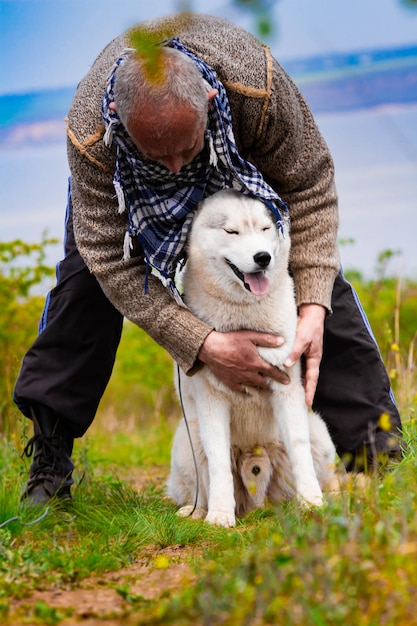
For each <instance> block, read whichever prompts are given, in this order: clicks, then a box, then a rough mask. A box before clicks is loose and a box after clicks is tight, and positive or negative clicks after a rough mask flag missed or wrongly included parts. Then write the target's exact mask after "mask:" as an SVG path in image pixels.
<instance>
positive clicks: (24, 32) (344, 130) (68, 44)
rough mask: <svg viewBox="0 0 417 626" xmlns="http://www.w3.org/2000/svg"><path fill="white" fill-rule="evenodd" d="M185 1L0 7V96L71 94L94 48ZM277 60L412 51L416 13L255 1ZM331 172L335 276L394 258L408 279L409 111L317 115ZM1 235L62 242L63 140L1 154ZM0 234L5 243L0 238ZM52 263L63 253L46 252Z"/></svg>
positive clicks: (336, 3) (207, 3) (412, 117)
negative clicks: (335, 205)
mask: <svg viewBox="0 0 417 626" xmlns="http://www.w3.org/2000/svg"><path fill="white" fill-rule="evenodd" d="M185 1H186V0H158V2H157V3H156V2H155V3H151V2H145V1H144V0H111V1H110V0H0V29H1V32H0V76H1V81H0V96H1V95H4V94H16V93H22V94H25V93H29V92H31V91H33V90H41V89H48V88H57V87H75V85H76V84H77V82H78V81H79V80H80V78H82V77H83V76H84V75H85V73H86V72H87V71H88V69H89V67H90V66H91V64H92V62H93V61H94V59H95V57H96V56H97V54H98V53H99V52H100V51H101V49H102V48H103V47H104V46H105V45H106V44H107V43H108V42H109V41H110V40H111V39H112V38H113V37H116V36H117V35H118V34H119V33H120V32H122V31H123V30H125V29H126V28H129V27H130V26H132V25H133V24H134V23H136V22H138V21H141V20H143V19H147V18H151V17H155V16H159V15H163V14H168V13H171V12H175V11H178V10H182V9H183V8H184V7H186V4H185ZM264 1H265V2H269V4H271V5H272V9H271V11H272V13H271V15H272V18H273V22H272V23H273V27H274V30H273V35H272V36H271V37H270V38H269V39H267V40H265V42H266V43H268V44H269V45H270V46H271V49H272V51H273V54H274V55H275V56H276V57H277V59H278V60H279V61H281V62H282V64H283V65H284V67H285V62H286V61H288V60H293V59H297V58H306V57H310V56H314V55H323V54H326V53H335V52H354V51H362V50H371V49H376V48H382V49H386V48H391V47H393V48H395V47H401V46H405V45H409V44H414V45H415V44H416V43H417V10H415V9H414V10H410V9H406V8H405V0H349V1H348V2H347V1H346V0H278V1H277V2H273V0H264ZM187 7H188V8H191V9H192V10H194V11H196V12H197V11H200V12H209V13H212V14H216V15H220V16H222V17H226V18H227V19H229V20H231V21H234V22H236V23H238V24H239V25H241V26H243V27H245V28H247V29H248V30H250V31H251V32H253V33H254V34H257V31H256V20H255V18H254V15H253V14H252V13H250V12H249V11H247V10H242V8H238V7H237V6H236V4H234V3H233V0H228V1H227V0H192V1H190V0H188V3H187ZM316 119H317V122H318V124H319V127H320V129H321V131H322V133H323V135H324V137H325V139H326V141H327V142H328V144H329V146H330V148H331V151H332V154H333V157H334V160H335V165H336V184H337V187H338V192H339V199H340V217H341V220H340V222H341V227H340V237H341V238H342V239H351V238H352V239H354V240H355V244H354V245H351V244H349V245H348V246H345V247H343V248H342V261H344V265H345V266H349V267H351V266H353V267H358V269H365V270H366V271H367V272H368V273H372V271H373V268H374V266H375V259H376V256H377V254H378V253H379V252H381V251H383V250H384V249H387V248H390V249H393V250H397V249H398V250H401V251H402V253H403V254H402V257H401V259H400V260H399V262H398V271H401V272H405V273H406V274H412V275H413V276H417V247H416V245H415V232H417V201H416V198H417V104H416V105H414V106H411V105H410V106H408V107H403V108H395V107H386V108H385V109H379V110H378V111H376V110H368V111H356V112H350V113H345V114H342V113H334V114H330V115H319V116H316ZM0 170H1V171H0V232H2V233H3V235H0V236H2V238H3V237H7V239H6V240H10V239H12V238H15V237H22V238H24V239H25V240H27V241H33V240H35V241H37V240H39V236H40V233H41V232H42V231H43V230H44V229H45V228H46V227H47V228H48V231H49V233H50V234H51V235H54V236H57V237H62V223H63V212H64V208H65V206H64V205H65V200H66V184H67V182H66V180H67V176H68V167H67V163H66V155H65V137H64V135H63V139H62V143H61V144H59V143H56V144H53V145H50V146H46V147H44V148H42V150H40V149H37V148H34V147H29V146H27V147H26V148H24V147H20V149H19V150H17V149H16V150H8V151H7V152H6V150H5V149H3V150H2V149H1V146H0ZM4 233H6V235H4ZM56 254H57V255H58V256H57V258H54V259H53V262H55V261H57V260H58V259H59V257H60V256H61V251H60V250H59V252H57V253H56Z"/></svg>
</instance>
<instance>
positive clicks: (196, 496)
mask: <svg viewBox="0 0 417 626" xmlns="http://www.w3.org/2000/svg"><path fill="white" fill-rule="evenodd" d="M177 380H178V397H179V400H180V404H181V411H182V415H183V418H184V422H185V427H186V429H187V433H188V440H189V442H190V446H191V453H192V455H193V462H194V469H195V477H196V489H195V500H194V506H193V508H192V511H191V512H190V513H189V514H188V515H187V517H191V515H192V514H193V513H194V511H195V510H196V508H197V501H198V494H199V489H200V486H199V477H198V467H197V459H196V458H195V452H194V446H193V440H192V437H191V432H190V427H189V425H188V420H187V416H186V414H185V409H184V403H183V401H182V390H181V376H180V366H179V365H178V363H177Z"/></svg>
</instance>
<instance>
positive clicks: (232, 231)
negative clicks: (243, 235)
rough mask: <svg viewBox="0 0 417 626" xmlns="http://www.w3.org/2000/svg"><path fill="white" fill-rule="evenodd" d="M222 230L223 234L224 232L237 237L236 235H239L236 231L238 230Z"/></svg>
mask: <svg viewBox="0 0 417 626" xmlns="http://www.w3.org/2000/svg"><path fill="white" fill-rule="evenodd" d="M224 230H225V232H226V233H227V234H228V235H238V234H239V231H238V230H232V229H231V228H225V229H224Z"/></svg>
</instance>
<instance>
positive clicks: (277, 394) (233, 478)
mask: <svg viewBox="0 0 417 626" xmlns="http://www.w3.org/2000/svg"><path fill="white" fill-rule="evenodd" d="M289 251H290V236H289V225H288V223H287V221H286V220H284V224H283V232H281V231H280V230H279V229H278V228H277V226H276V223H275V219H274V216H273V214H272V212H271V211H270V210H269V209H268V208H267V207H266V205H265V204H264V203H263V202H262V201H261V200H258V199H254V198H251V197H247V196H244V195H242V194H239V193H238V192H236V191H233V190H231V189H228V190H223V191H220V192H218V193H216V194H214V195H213V196H211V197H209V198H207V199H206V200H204V201H203V202H202V203H201V206H200V207H199V209H198V211H197V213H196V216H195V218H194V220H193V224H192V228H191V231H190V236H189V241H188V260H187V263H186V266H185V268H184V271H183V276H182V283H183V290H184V300H185V303H186V305H187V306H188V307H189V309H190V310H191V311H192V312H193V313H194V314H195V315H196V316H197V317H199V318H200V319H202V320H204V321H205V322H207V323H208V324H210V325H212V326H213V327H214V328H215V329H216V330H217V331H222V332H228V331H235V330H239V329H251V330H257V331H265V332H269V333H274V334H276V335H280V336H282V337H284V338H285V343H284V344H283V345H282V346H280V347H277V348H258V349H259V352H260V354H261V356H262V357H263V358H264V359H265V360H267V361H268V362H270V363H272V364H273V365H276V366H278V367H279V368H281V369H282V370H285V371H287V373H288V375H289V377H290V383H289V384H288V385H283V384H280V383H277V382H275V381H273V380H271V381H270V390H265V389H254V388H250V389H248V390H247V393H246V394H245V393H240V392H236V391H232V390H231V389H230V388H228V387H226V386H225V385H223V384H222V383H221V382H220V381H219V380H218V379H217V378H216V377H215V376H214V374H213V373H212V372H211V371H210V369H209V368H208V367H203V368H202V369H201V370H199V371H198V372H197V373H195V374H194V375H193V376H186V375H185V374H184V373H183V372H182V371H180V370H178V371H177V373H176V387H177V392H178V394H179V396H180V400H181V402H182V405H183V408H184V414H185V418H186V420H187V422H185V420H182V421H181V423H180V425H179V427H178V429H177V432H176V434H175V437H174V442H173V448H172V459H171V473H170V477H169V479H168V495H169V496H170V497H171V498H172V499H173V500H174V501H176V502H177V504H179V505H181V507H182V508H181V509H180V510H179V514H180V515H184V516H186V515H190V514H192V517H194V518H201V517H205V519H206V521H207V522H209V523H212V524H215V525H218V526H225V527H231V526H234V525H235V523H236V515H238V516H241V515H244V514H245V513H247V512H248V511H250V510H251V509H253V508H256V507H261V506H262V505H263V504H264V500H265V498H268V499H269V500H270V501H272V502H278V501H281V500H284V499H288V498H292V497H294V496H295V497H297V498H298V500H299V501H300V503H302V504H303V505H305V506H320V505H322V504H323V493H322V489H324V488H326V486H327V485H330V484H334V480H335V473H334V464H335V458H336V452H335V448H334V445H333V443H332V440H331V439H330V436H329V433H328V431H327V428H326V426H325V424H324V422H323V420H322V419H321V418H320V417H319V416H318V415H317V414H315V413H312V412H309V411H308V409H307V407H306V404H305V395H304V388H303V384H302V378H301V366H300V363H297V364H295V365H294V366H293V367H292V368H289V369H288V370H286V368H285V367H284V365H283V364H284V362H285V360H286V359H287V357H288V356H289V354H290V353H291V350H292V346H293V343H294V339H295V333H296V326H297V309H296V303H295V296H294V285H293V281H292V278H291V277H290V275H289V272H288V259H289ZM187 425H188V428H189V433H190V437H191V441H192V445H190V441H189V436H188V433H187ZM193 454H194V458H195V461H196V466H195V464H194V458H193ZM196 467H197V469H198V489H197V473H196ZM196 494H198V495H197V500H196Z"/></svg>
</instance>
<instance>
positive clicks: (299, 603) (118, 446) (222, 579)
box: [0, 421, 417, 626]
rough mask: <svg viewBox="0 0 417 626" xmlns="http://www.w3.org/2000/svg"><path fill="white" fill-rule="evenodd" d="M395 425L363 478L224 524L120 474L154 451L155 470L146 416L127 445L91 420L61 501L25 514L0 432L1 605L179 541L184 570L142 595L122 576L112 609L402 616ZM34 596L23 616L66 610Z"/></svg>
mask: <svg viewBox="0 0 417 626" xmlns="http://www.w3.org/2000/svg"><path fill="white" fill-rule="evenodd" d="M405 436H406V440H407V443H408V451H407V455H406V457H405V459H404V460H403V461H402V463H401V464H400V465H399V466H398V467H397V468H395V469H394V470H393V471H392V472H390V473H388V474H386V475H385V477H384V478H383V480H377V479H376V478H375V479H372V480H371V481H370V484H369V485H368V486H366V487H365V488H360V487H358V486H356V485H355V484H352V485H350V486H349V487H348V488H347V489H346V491H345V492H343V493H342V494H340V495H337V496H332V497H330V498H329V500H328V503H327V505H326V506H325V507H324V508H323V509H322V510H315V511H310V512H308V511H305V510H303V509H301V508H300V507H299V506H298V505H297V504H296V503H295V502H289V503H286V504H283V505H282V506H280V507H276V508H274V507H267V508H266V509H265V510H262V511H255V512H253V513H251V514H250V515H248V516H247V517H246V518H245V519H244V520H240V521H239V523H238V525H237V526H236V528H235V529H232V530H225V529H218V528H212V527H210V526H208V525H206V524H204V523H203V522H196V521H192V520H188V519H182V518H178V517H177V516H176V515H175V507H174V506H173V504H172V503H171V502H170V501H169V500H166V499H165V498H164V485H163V483H158V482H156V483H155V481H153V480H150V481H149V483H145V484H144V487H143V489H142V490H141V492H140V493H138V492H137V491H136V490H135V489H134V488H132V487H131V486H130V485H129V484H128V480H129V477H130V473H133V472H136V473H137V471H138V465H137V459H140V460H141V461H140V463H139V467H140V469H141V470H142V471H143V472H144V473H145V474H146V472H147V471H148V470H149V469H150V468H152V467H154V465H155V464H158V465H159V466H161V467H163V468H164V470H165V471H167V468H168V458H169V447H170V441H171V434H170V432H169V429H161V428H160V425H158V424H154V425H153V426H152V425H148V429H147V436H146V437H143V438H142V437H140V436H139V435H138V434H136V435H135V436H133V437H132V440H131V443H130V446H127V445H126V439H125V437H123V436H116V437H111V438H108V437H107V443H108V445H107V446H106V448H105V449H104V448H103V446H104V441H105V437H104V434H102V437H103V439H102V440H100V436H97V437H94V438H92V439H91V440H87V441H86V443H85V444H84V443H80V444H79V445H77V448H76V452H75V461H76V466H77V481H80V480H81V476H83V480H81V482H80V484H79V485H78V486H77V488H76V491H75V498H74V503H73V505H72V506H71V507H69V508H67V509H61V508H55V509H50V510H49V512H48V513H47V515H46V516H45V517H43V518H42V519H39V520H38V521H36V519H37V518H39V517H40V512H39V511H36V512H35V511H28V510H27V509H22V508H20V506H19V494H20V488H21V485H22V483H23V481H24V480H25V473H26V469H25V468H24V467H22V465H23V461H22V460H21V459H20V458H19V456H18V450H16V449H14V445H13V444H10V443H9V444H6V443H5V442H3V443H2V445H1V448H0V459H1V461H2V463H1V468H2V469H1V475H0V478H1V487H0V524H1V523H3V522H5V521H7V520H8V519H10V518H12V517H14V516H16V517H18V519H16V520H15V521H12V522H10V523H8V524H6V525H5V526H4V527H3V528H1V529H0V617H1V616H2V617H3V620H4V621H5V623H10V624H12V623H13V624H19V623H20V622H19V620H18V616H16V614H13V612H11V606H12V604H13V601H14V600H17V599H22V598H23V599H24V598H25V597H28V596H29V595H30V593H31V592H32V591H33V590H34V589H46V588H50V587H53V588H56V589H68V588H72V589H77V588H78V586H79V585H80V584H82V581H83V580H84V579H86V578H88V577H89V576H91V574H94V575H103V574H104V573H105V572H107V571H117V570H119V569H120V568H126V567H129V565H131V564H132V563H134V562H136V561H137V560H138V559H140V558H141V555H143V554H144V551H145V552H146V553H147V554H148V555H149V550H150V551H151V554H155V555H156V554H157V553H159V551H162V552H161V553H162V554H164V550H165V549H169V548H170V547H174V546H181V547H182V549H183V550H184V551H185V555H186V556H185V558H186V560H187V559H188V560H189V562H190V564H191V567H192V570H193V571H194V572H195V575H196V580H197V582H196V583H195V584H193V585H188V584H184V586H183V587H181V586H180V587H179V588H177V589H176V590H175V591H174V592H170V593H168V594H167V593H163V594H162V595H161V597H158V599H156V600H155V601H150V600H147V601H146V602H145V601H144V599H143V598H142V597H138V596H137V594H135V593H134V591H133V583H132V585H131V584H129V583H127V584H124V585H123V586H122V587H121V588H120V589H118V591H119V593H120V594H121V595H122V596H123V597H124V598H125V599H126V602H127V606H128V608H126V613H125V616H124V618H123V619H128V617H129V619H134V618H135V616H136V615H137V614H139V613H140V615H141V621H140V622H135V621H133V622H132V624H133V623H141V624H142V623H143V624H171V623H172V624H176V625H177V624H187V625H188V624H189V625H190V626H191V625H192V624H193V625H194V624H204V625H205V624H207V625H208V624H216V625H217V624H225V625H230V626H232V625H233V626H235V625H240V624H242V625H244V624H247V625H252V624H288V625H291V626H293V625H297V624H302V625H304V624H318V625H321V624H323V625H324V624H326V625H327V624H346V623H349V624H371V625H373V624H375V626H376V625H378V626H379V625H380V624H389V625H392V626H394V625H395V626H398V625H402V624H404V625H405V624H407V625H408V624H412V623H413V621H412V620H413V619H414V617H413V613H412V610H413V608H412V607H413V606H414V602H413V600H414V597H415V594H416V593H417V518H416V516H415V511H416V509H417V490H416V487H415V485H416V484H417V424H416V423H415V422H414V421H409V422H407V423H406V424H405ZM140 439H142V442H140ZM150 441H153V443H154V444H156V446H155V448H153V447H152V446H150V445H149V444H150ZM16 445H17V447H19V442H17V443H16ZM135 447H137V450H136V451H134V449H135ZM161 449H164V450H165V452H164V455H163V458H164V461H163V463H161V458H160V456H159V454H160V450H161ZM152 451H153V452H152ZM118 459H119V461H120V462H117V460H118ZM120 476H122V478H121V477H120ZM34 521H35V523H32V522H34ZM187 549H188V550H189V552H187ZM187 555H188V556H187ZM160 566H162V567H167V568H170V567H175V561H173V560H172V559H171V557H169V558H166V559H165V561H163V563H162V565H161V564H159V565H158V563H157V562H156V561H155V563H152V558H151V560H150V565H149V567H150V571H151V570H152V568H155V567H160ZM36 606H37V608H36V611H37V613H36V611H35V606H33V607H32V609H31V611H32V612H31V616H32V618H33V619H34V620H35V621H33V622H30V623H34V624H36V623H59V622H60V621H62V620H64V619H66V617H67V615H66V614H65V612H64V613H62V612H61V613H57V612H56V611H55V610H53V609H52V608H51V607H49V608H50V612H48V607H47V606H43V605H39V604H38V605H36ZM39 615H40V616H41V617H39ZM45 615H46V617H45ZM42 616H43V617H42ZM8 619H9V620H10V621H9V622H6V620H8ZM135 619H136V618H135ZM36 620H38V621H36ZM42 620H44V621H42ZM45 620H47V621H45ZM48 620H49V621H48ZM21 623H22V624H23V623H24V622H23V621H22V622H21ZM103 623H105V622H103ZM120 623H127V622H123V621H121V622H120ZM130 623H131V622H129V624H130Z"/></svg>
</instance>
